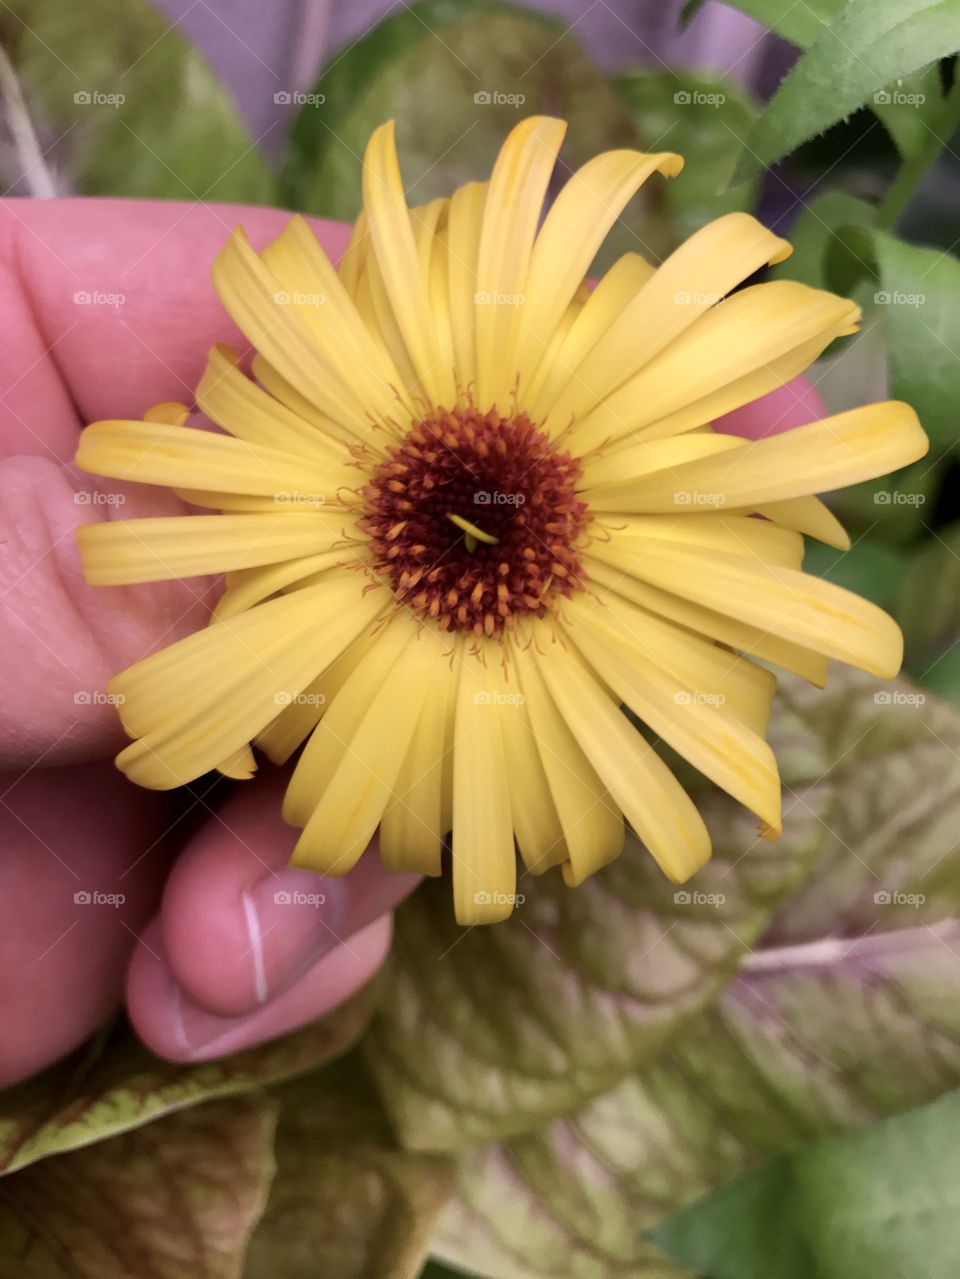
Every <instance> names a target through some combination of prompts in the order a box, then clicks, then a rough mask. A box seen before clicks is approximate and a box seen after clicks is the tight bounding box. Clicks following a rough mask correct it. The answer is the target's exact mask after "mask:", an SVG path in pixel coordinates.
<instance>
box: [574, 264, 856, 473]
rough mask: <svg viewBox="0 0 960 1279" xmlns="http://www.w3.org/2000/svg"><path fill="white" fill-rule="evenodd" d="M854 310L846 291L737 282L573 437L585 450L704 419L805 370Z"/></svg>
mask: <svg viewBox="0 0 960 1279" xmlns="http://www.w3.org/2000/svg"><path fill="white" fill-rule="evenodd" d="M680 296H685V295H683V294H681V295H680ZM691 296H695V295H691ZM690 309H696V308H692V307H690V306H687V305H686V304H683V303H681V304H680V305H679V306H677V307H675V308H674V310H679V311H681V312H683V311H684V310H690ZM859 314H860V311H859V308H858V307H857V306H856V305H855V304H854V303H853V302H849V301H848V300H847V299H846V298H839V297H836V296H834V294H832V293H825V292H823V291H822V290H820V289H811V288H808V287H807V286H806V285H805V284H795V283H794V282H793V281H790V280H776V281H774V282H773V283H771V284H756V285H753V286H752V287H751V288H747V289H743V290H742V291H741V292H740V293H735V294H734V295H733V297H731V298H728V299H727V300H726V301H725V302H724V303H723V305H722V306H716V307H714V308H713V309H712V310H710V311H708V312H707V313H706V314H704V315H701V316H700V318H699V319H697V320H696V322H695V323H693V324H691V325H690V326H689V327H688V328H686V330H685V331H684V332H683V333H681V334H680V335H679V336H678V337H677V338H676V340H675V341H674V342H672V343H671V344H670V346H669V347H667V349H666V350H663V351H661V352H660V353H659V354H658V355H657V356H656V358H652V359H650V360H648V361H646V362H644V364H643V367H642V368H640V369H639V370H638V371H637V372H636V373H635V374H633V376H632V377H630V378H627V379H625V380H623V381H622V383H621V385H620V386H619V387H618V388H615V389H613V390H612V391H611V393H610V394H609V395H608V396H606V397H605V399H604V400H603V402H602V403H598V404H597V405H596V407H594V408H593V409H592V411H590V412H587V413H585V414H584V416H582V418H581V419H580V421H578V423H577V425H576V427H575V429H574V431H573V433H572V435H571V444H572V445H573V446H574V447H575V448H576V449H578V450H580V451H581V452H587V451H588V450H589V449H591V448H596V447H598V446H599V445H601V444H603V443H604V442H605V441H608V440H616V439H620V438H622V437H623V436H625V435H628V434H631V433H633V432H637V431H641V430H642V431H643V436H644V438H646V439H654V438H658V437H662V436H666V435H676V434H679V433H680V432H681V431H685V430H689V429H690V428H691V427H694V426H700V425H701V424H703V423H705V422H710V421H712V420H713V419H714V418H716V417H719V416H720V415H721V414H723V413H729V412H730V411H731V410H732V409H735V408H739V407H740V405H741V404H745V403H748V402H750V401H751V400H754V399H757V398H758V397H759V396H761V395H765V394H766V393H767V392H768V391H772V390H775V389H776V388H777V387H778V386H782V385H783V384H784V383H785V382H787V381H789V380H790V379H791V378H793V377H796V376H797V375H798V374H799V373H801V372H803V370H804V369H806V368H807V367H808V365H809V364H810V363H811V361H813V360H814V359H816V358H817V356H818V355H819V354H820V353H821V352H822V351H823V350H824V348H825V347H826V346H827V345H828V344H829V343H830V342H831V341H833V339H834V338H835V337H838V336H839V335H840V334H841V333H848V332H850V331H851V330H852V328H853V326H854V324H855V322H856V320H857V318H858V317H859Z"/></svg>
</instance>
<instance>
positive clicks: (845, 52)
mask: <svg viewBox="0 0 960 1279" xmlns="http://www.w3.org/2000/svg"><path fill="white" fill-rule="evenodd" d="M798 7H799V6H798ZM958 48H960V9H958V8H957V5H956V4H955V3H954V0H850V2H849V3H848V4H847V5H846V6H845V7H844V8H843V9H842V10H841V11H840V12H839V13H838V14H837V15H836V17H834V18H833V20H832V21H831V22H830V25H829V26H828V27H826V28H824V30H823V31H822V32H821V33H820V35H819V36H817V38H816V39H815V40H814V42H813V44H812V45H811V46H810V49H809V52H808V53H806V54H805V55H804V57H802V58H801V59H800V61H799V62H798V63H797V64H796V66H794V67H793V68H792V69H791V71H790V73H789V74H788V75H787V77H786V78H785V80H784V81H783V83H782V84H781V85H780V88H779V89H778V90H777V92H776V94H775V95H774V97H773V100H772V101H771V103H770V105H769V106H768V107H767V110H766V111H765V112H764V114H763V115H762V116H761V117H760V119H759V120H758V122H757V124H756V127H755V128H754V129H753V131H752V133H751V135H750V137H749V138H748V139H747V144H746V147H745V149H744V152H743V155H742V157H741V160H740V164H739V166H738V169H737V174H736V177H738V178H747V177H749V176H751V175H753V174H755V173H757V172H759V171H760V170H761V169H763V168H764V167H768V166H770V165H772V164H775V163H776V161H777V160H780V159H781V158H782V157H783V156H785V155H787V154H788V153H789V152H790V151H792V150H793V149H794V148H795V147H797V146H799V145H800V143H801V142H804V141H806V140H807V139H808V138H811V137H813V136H814V135H815V134H817V133H822V132H823V131H824V130H825V129H827V128H829V127H830V125H832V124H836V122H837V121H838V120H841V119H843V117H844V116H846V115H849V114H850V112H852V111H855V110H856V109H857V108H858V107H861V106H864V105H865V104H868V103H870V104H871V105H873V103H872V99H873V96H874V94H876V93H882V92H884V91H886V90H887V87H888V86H889V85H891V84H894V83H895V82H896V81H898V80H900V79H902V78H903V77H905V76H909V75H912V74H913V73H915V72H918V71H920V70H921V69H923V68H926V67H927V66H928V65H929V64H930V63H932V62H935V61H937V59H939V58H941V57H946V56H948V55H949V54H951V53H954V52H956V50H957V49H958ZM878 105H879V104H878Z"/></svg>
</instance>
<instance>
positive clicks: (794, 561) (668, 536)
mask: <svg viewBox="0 0 960 1279" xmlns="http://www.w3.org/2000/svg"><path fill="white" fill-rule="evenodd" d="M681 509H683V508H681ZM611 518H616V524H615V526H614V528H613V530H612V532H611V540H612V542H613V543H614V545H615V549H616V551H617V552H622V553H623V554H626V555H630V556H633V557H634V558H635V559H636V560H637V561H639V560H641V559H642V558H643V555H644V552H645V550H646V547H647V545H648V544H649V545H652V546H655V545H656V544H657V543H658V542H660V541H666V542H682V543H684V544H685V545H687V544H689V545H692V546H700V547H705V548H709V549H710V550H716V551H729V552H730V553H731V554H733V555H746V556H749V557H750V558H752V559H758V560H768V561H770V562H771V563H773V564H783V565H784V566H785V567H787V568H799V567H800V565H801V564H802V563H803V538H802V536H801V535H800V534H799V533H795V532H793V531H792V530H791V529H786V528H780V527H778V526H777V525H776V524H772V523H771V522H770V521H769V520H756V519H753V518H752V517H750V516H746V515H731V516H727V515H681V516H669V515H626V516H619V517H611Z"/></svg>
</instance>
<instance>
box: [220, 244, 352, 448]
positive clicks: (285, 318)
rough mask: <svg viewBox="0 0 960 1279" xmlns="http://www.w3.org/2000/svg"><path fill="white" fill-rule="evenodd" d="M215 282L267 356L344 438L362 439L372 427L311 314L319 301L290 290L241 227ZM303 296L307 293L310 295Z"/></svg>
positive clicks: (234, 317) (249, 337) (235, 316)
mask: <svg viewBox="0 0 960 1279" xmlns="http://www.w3.org/2000/svg"><path fill="white" fill-rule="evenodd" d="M213 283H214V287H215V288H216V290H217V293H218V294H219V295H220V300H221V302H222V303H223V305H224V306H225V307H226V309H227V311H228V312H229V314H230V317H231V319H232V320H233V321H234V323H235V324H236V325H237V328H238V329H239V330H240V332H241V333H242V334H243V335H244V337H245V338H246V339H247V340H248V342H250V344H251V345H252V346H254V347H255V348H256V349H257V351H258V352H259V354H260V355H261V357H262V358H263V359H265V360H266V361H267V362H268V363H269V364H271V365H272V366H273V368H275V369H276V370H277V372H278V373H279V374H280V376H281V377H282V378H284V379H285V380H286V381H287V382H289V384H290V385H291V386H292V387H294V388H295V389H296V390H297V391H298V392H299V394H300V395H302V396H303V397H304V398H305V399H306V400H308V401H309V402H310V403H311V404H313V405H315V406H316V407H317V408H320V409H322V411H323V413H324V414H325V415H327V416H328V417H329V418H330V419H331V421H332V423H333V424H334V425H333V427H332V428H331V429H332V430H333V431H335V432H336V433H337V436H338V438H340V439H344V440H348V441H349V440H352V439H356V438H362V436H363V435H364V434H365V433H366V431H367V428H368V426H369V420H368V417H367V414H366V412H365V411H364V408H363V406H362V404H361V402H360V400H359V399H358V398H357V396H356V395H355V394H354V390H353V386H352V385H351V386H347V384H346V383H345V382H344V381H343V380H342V379H341V378H340V377H338V376H337V373H336V371H335V370H334V368H333V366H332V365H331V364H330V362H329V360H327V359H326V357H325V356H324V354H323V351H322V349H321V347H320V346H319V344H318V342H317V336H316V329H315V328H314V327H313V326H312V324H311V323H310V322H308V319H307V317H308V315H309V316H312V312H313V311H314V310H316V305H315V304H312V303H310V302H305V301H301V300H298V297H297V295H296V294H294V293H290V292H289V291H288V290H287V289H284V288H283V286H282V285H281V283H280V281H279V280H278V279H277V277H276V276H275V275H274V274H273V273H272V272H271V271H269V270H268V269H267V267H266V266H265V265H264V263H263V262H262V261H261V259H260V258H259V257H258V256H257V254H256V253H254V251H253V249H252V248H251V247H250V244H249V242H248V241H247V238H246V236H245V235H244V233H243V231H242V230H240V229H238V230H236V231H235V232H234V233H233V235H232V236H231V237H230V239H229V240H228V241H227V243H226V244H225V245H224V247H223V248H222V249H221V250H220V252H219V254H218V255H217V258H216V260H215V261H214V264H213ZM303 296H306V295H305V294H304V295H303Z"/></svg>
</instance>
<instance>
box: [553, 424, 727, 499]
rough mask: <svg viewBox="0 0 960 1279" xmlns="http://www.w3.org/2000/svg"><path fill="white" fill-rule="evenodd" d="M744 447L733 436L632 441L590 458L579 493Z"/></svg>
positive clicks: (696, 435)
mask: <svg viewBox="0 0 960 1279" xmlns="http://www.w3.org/2000/svg"><path fill="white" fill-rule="evenodd" d="M743 446H744V441H743V440H740V439H735V438H734V437H733V436H732V435H714V434H709V433H706V434H694V433H692V432H691V433H690V434H688V435H678V436H677V437H676V439H666V440H640V441H638V442H636V443H634V442H631V443H630V444H628V445H627V446H626V447H625V448H624V447H622V446H621V447H620V448H618V449H613V450H609V451H608V450H606V449H604V450H601V451H599V452H596V453H594V454H592V455H591V456H590V457H589V458H587V459H586V461H585V462H584V464H583V471H582V474H581V477H580V481H579V483H578V485H577V488H578V490H579V491H580V492H587V491H589V490H590V489H593V488H597V487H600V486H603V485H607V484H614V485H617V484H622V483H623V479H624V476H629V477H630V479H631V480H636V479H639V477H640V476H642V475H650V474H652V473H653V472H654V471H672V470H673V468H674V467H675V466H680V465H682V464H683V463H684V462H693V461H696V460H698V459H699V458H702V457H710V456H711V455H712V454H714V453H725V452H727V451H728V450H730V449H736V448H743Z"/></svg>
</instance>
